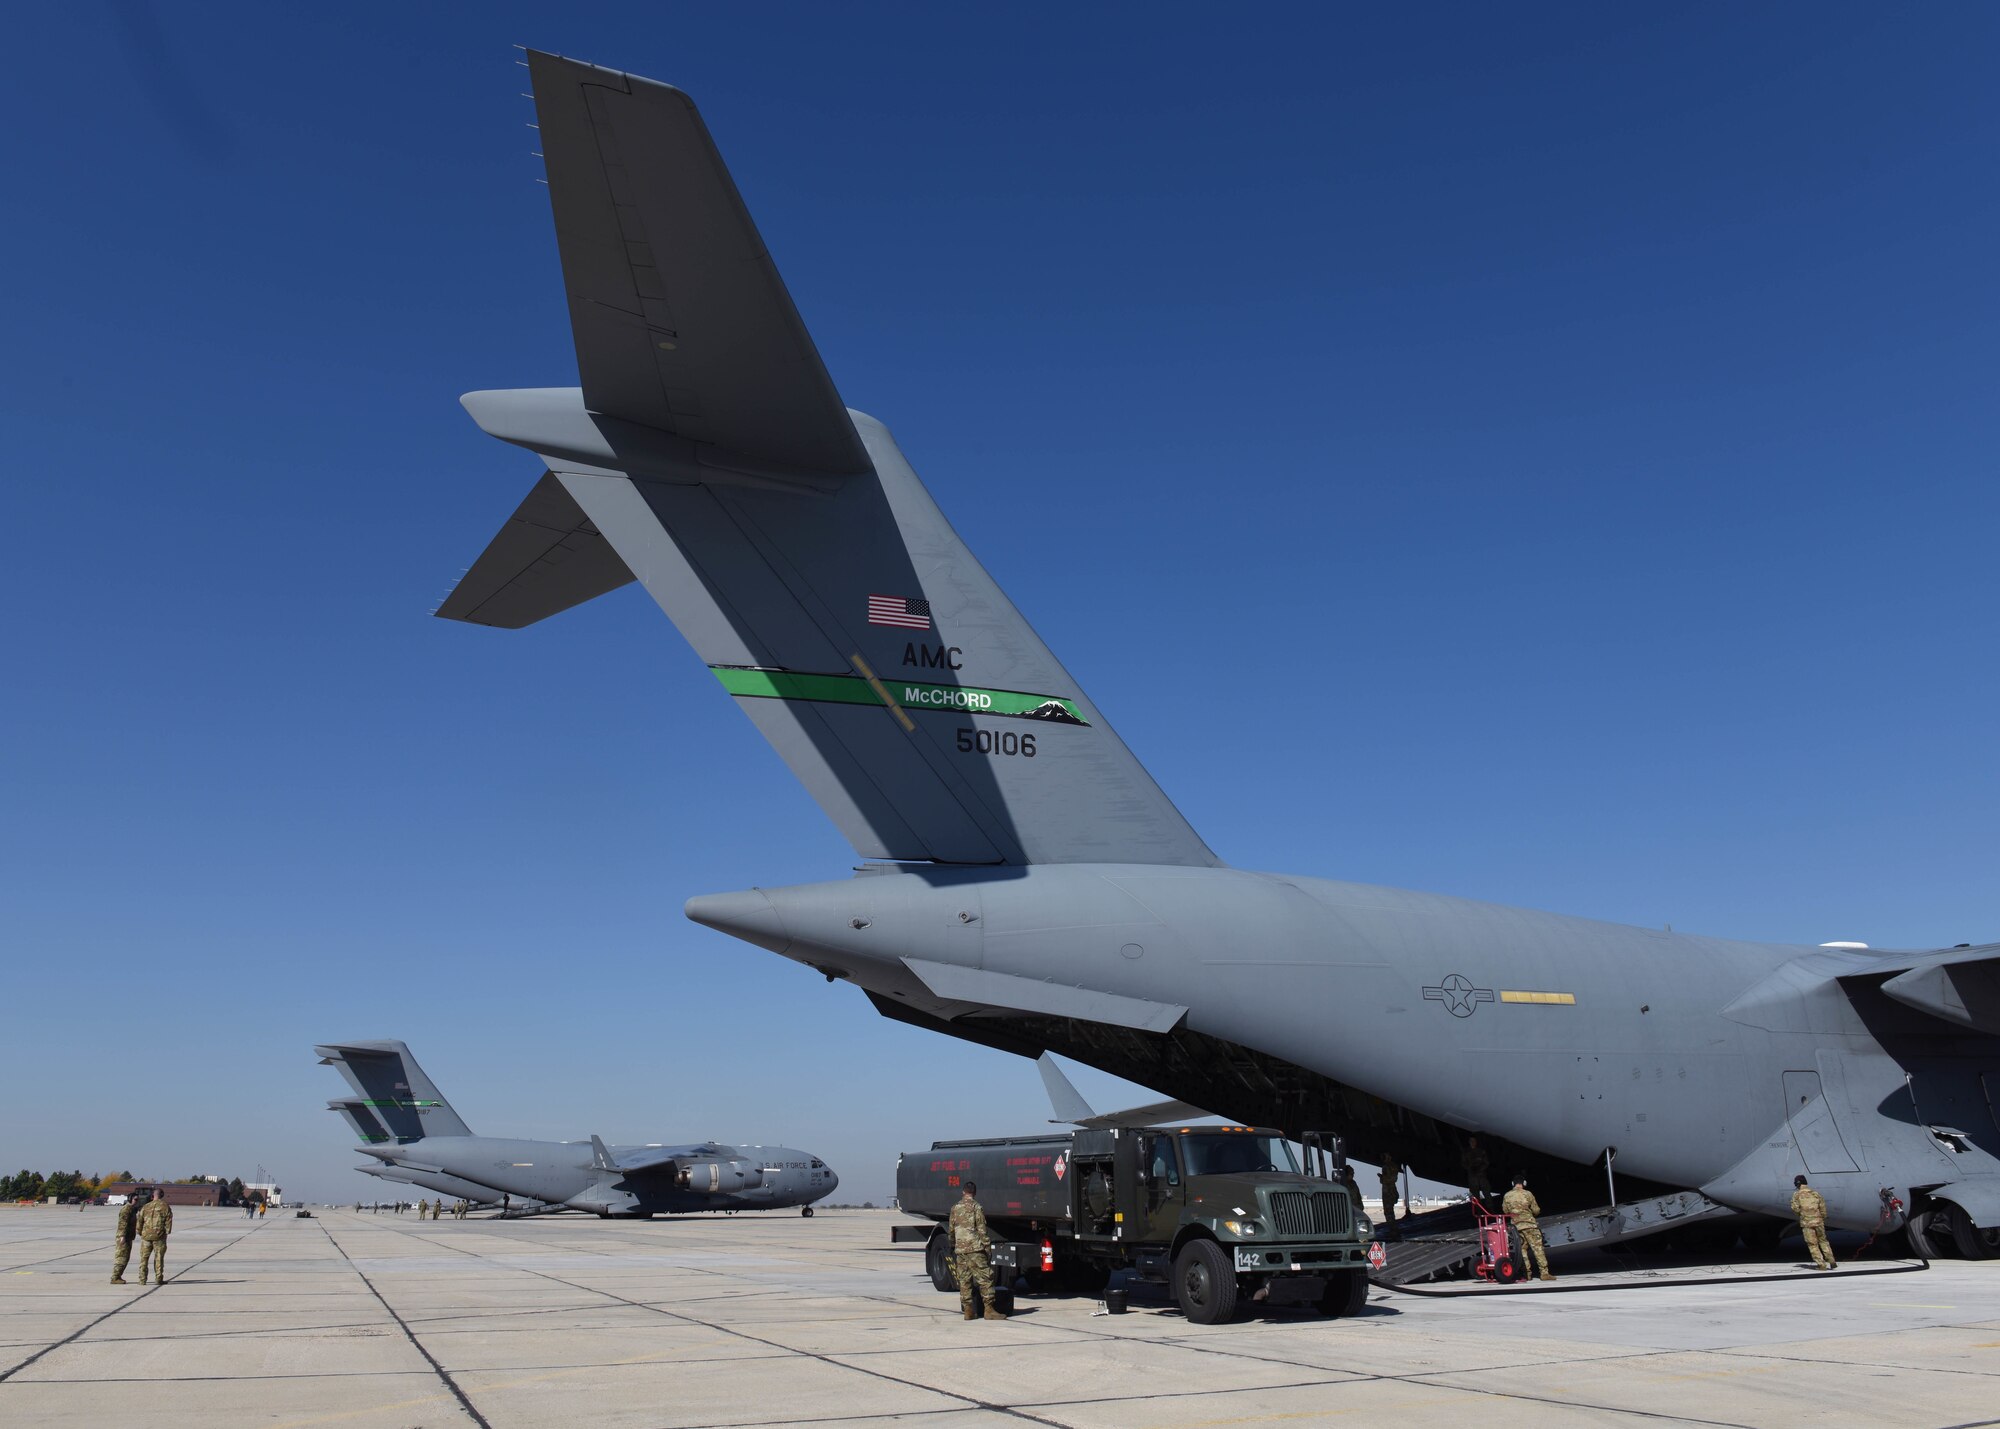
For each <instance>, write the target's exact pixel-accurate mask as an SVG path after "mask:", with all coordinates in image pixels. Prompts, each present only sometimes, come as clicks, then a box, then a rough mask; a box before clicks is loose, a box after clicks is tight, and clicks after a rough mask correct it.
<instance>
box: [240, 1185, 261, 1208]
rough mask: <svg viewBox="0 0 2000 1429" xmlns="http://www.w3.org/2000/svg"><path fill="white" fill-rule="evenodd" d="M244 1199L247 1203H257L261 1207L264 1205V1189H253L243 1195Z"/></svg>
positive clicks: (255, 1187) (259, 1187)
mask: <svg viewBox="0 0 2000 1429" xmlns="http://www.w3.org/2000/svg"><path fill="white" fill-rule="evenodd" d="M243 1199H244V1200H246V1201H255V1202H256V1203H257V1204H258V1205H260V1206H261V1205H263V1204H264V1188H263V1187H262V1186H253V1187H251V1188H250V1189H249V1190H247V1191H245V1192H244V1193H243Z"/></svg>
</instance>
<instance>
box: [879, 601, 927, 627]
mask: <svg viewBox="0 0 2000 1429" xmlns="http://www.w3.org/2000/svg"><path fill="white" fill-rule="evenodd" d="M868 623H869V624H870V625H895V626H899V627H901V628H902V629H904V630H929V629H930V628H931V603H930V602H929V601H927V600H910V599H908V598H906V597H904V596H900V595H871V596H869V597H868Z"/></svg>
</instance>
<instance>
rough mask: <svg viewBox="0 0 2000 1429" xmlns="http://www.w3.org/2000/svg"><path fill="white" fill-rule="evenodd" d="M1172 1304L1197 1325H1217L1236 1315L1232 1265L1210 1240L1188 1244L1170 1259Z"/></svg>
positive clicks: (1229, 1257) (1234, 1276) (1224, 1251)
mask: <svg viewBox="0 0 2000 1429" xmlns="http://www.w3.org/2000/svg"><path fill="white" fill-rule="evenodd" d="M1174 1301H1175V1303H1176V1304H1178V1305H1179V1306H1180V1307H1181V1313H1182V1314H1183V1315H1185V1316H1187V1317H1188V1319H1189V1320H1190V1321H1191V1322H1193V1323H1194V1324H1197V1325H1220V1324H1221V1323H1222V1322H1223V1321H1225V1320H1227V1319H1228V1318H1229V1317H1230V1316H1231V1315H1234V1314H1235V1313H1236V1264H1235V1261H1234V1259H1233V1258H1232V1257H1231V1256H1230V1254H1229V1252H1228V1251H1226V1250H1224V1249H1223V1248H1222V1247H1221V1246H1219V1245H1217V1244H1216V1243H1215V1242H1214V1241H1212V1240H1191V1241H1189V1242H1188V1243H1187V1244H1186V1245H1185V1246H1183V1247H1182V1248H1181V1253H1180V1254H1179V1255H1177V1256H1175V1257H1174Z"/></svg>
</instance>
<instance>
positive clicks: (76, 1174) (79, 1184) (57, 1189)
mask: <svg viewBox="0 0 2000 1429" xmlns="http://www.w3.org/2000/svg"><path fill="white" fill-rule="evenodd" d="M41 1193H42V1194H43V1195H44V1196H54V1197H56V1198H57V1199H59V1200H62V1199H67V1198H68V1197H70V1196H80V1195H82V1194H83V1173H82V1172H81V1171H51V1172H49V1174H48V1177H47V1179H45V1180H44V1181H43V1182H42V1191H41Z"/></svg>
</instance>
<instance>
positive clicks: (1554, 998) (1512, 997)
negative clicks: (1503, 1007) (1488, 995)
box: [1500, 992, 1576, 1007]
mask: <svg viewBox="0 0 2000 1429" xmlns="http://www.w3.org/2000/svg"><path fill="white" fill-rule="evenodd" d="M1500 1000H1501V1001H1502V1002H1530V1003H1534V1004H1535V1005H1536V1006H1539V1007H1574V1006H1576V994H1575V993H1573V992H1502V993H1501V994H1500Z"/></svg>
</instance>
